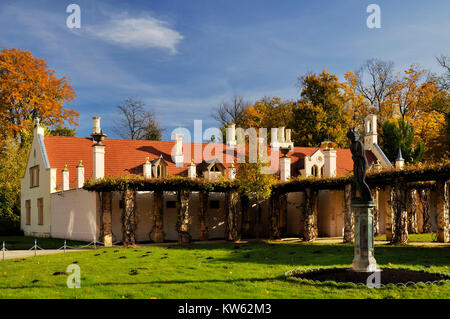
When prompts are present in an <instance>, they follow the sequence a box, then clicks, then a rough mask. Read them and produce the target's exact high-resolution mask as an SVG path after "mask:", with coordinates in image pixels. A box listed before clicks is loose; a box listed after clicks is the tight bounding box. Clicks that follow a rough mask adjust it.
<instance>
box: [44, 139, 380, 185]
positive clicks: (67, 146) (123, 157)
mask: <svg viewBox="0 0 450 319" xmlns="http://www.w3.org/2000/svg"><path fill="white" fill-rule="evenodd" d="M44 143H45V148H46V151H47V156H48V159H49V162H50V167H51V168H56V169H57V173H56V176H57V177H56V187H57V188H58V189H59V188H62V174H61V171H62V169H63V168H64V165H65V164H67V167H68V169H69V176H70V188H75V187H76V184H77V182H76V181H77V169H76V167H77V165H78V163H79V162H80V160H82V161H83V165H84V169H85V179H86V180H87V179H88V178H90V177H92V162H93V154H92V151H93V150H92V145H93V143H92V140H91V139H90V138H80V137H61V136H46V137H45V138H44ZM104 144H105V176H108V175H113V176H120V175H135V174H137V175H141V174H142V164H143V163H144V162H145V159H146V158H147V157H149V159H150V161H151V160H153V159H156V158H158V157H160V156H161V155H162V156H163V158H164V159H165V160H166V162H167V163H168V167H167V172H168V174H171V175H182V176H186V175H187V167H188V163H189V162H190V159H189V157H188V156H187V151H186V149H187V147H188V145H190V146H191V156H190V157H191V158H193V157H194V156H193V154H194V152H193V151H194V148H200V147H201V149H202V151H203V154H205V148H206V147H207V145H208V143H183V149H184V153H185V164H184V167H177V166H176V165H175V163H174V162H173V161H172V157H171V152H172V148H173V146H174V144H175V142H173V141H172V142H166V141H147V140H121V139H105V140H104ZM215 146H218V147H223V150H222V153H223V154H225V153H226V151H227V150H231V149H230V148H228V147H227V146H226V145H223V144H216V145H215ZM210 147H211V145H210V146H208V149H207V150H206V151H208V150H209V148H210ZM317 149H318V148H314V147H294V150H293V151H292V152H290V153H289V154H288V155H289V156H290V157H291V165H292V166H291V167H292V169H291V171H292V174H293V176H296V175H298V169H299V168H300V167H302V165H303V162H304V161H303V159H304V157H305V156H310V155H312V154H313V153H314V152H315V151H316V150H317ZM208 153H211V154H210V155H209V156H206V158H204V160H207V161H210V160H212V159H213V158H215V157H216V149H213V150H212V151H210V152H208ZM233 154H235V153H233ZM217 155H219V154H218V153H217ZM370 155H371V156H370V159H369V158H368V160H369V162H370V163H371V162H373V158H375V156H374V155H373V154H370ZM223 156H224V155H223ZM219 158H220V157H219ZM234 158H236V157H235V156H234ZM196 164H199V163H196ZM223 164H224V165H225V167H226V168H227V169H228V168H229V167H230V166H231V163H225V159H224V160H223ZM336 165H337V175H338V176H342V175H345V174H348V173H350V172H351V171H352V170H353V161H352V156H351V153H350V150H349V149H338V150H337V160H336Z"/></svg>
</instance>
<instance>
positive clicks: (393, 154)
mask: <svg viewBox="0 0 450 319" xmlns="http://www.w3.org/2000/svg"><path fill="white" fill-rule="evenodd" d="M382 132H383V133H382V134H383V143H382V145H381V147H382V149H383V151H384V152H385V154H386V156H387V157H388V158H389V159H390V160H391V161H395V159H396V158H397V155H398V149H399V146H400V148H401V150H402V155H403V158H404V159H405V162H406V163H414V162H418V161H419V162H420V161H422V159H423V156H424V154H425V145H424V144H423V143H422V142H417V143H414V129H413V127H412V126H411V124H410V123H409V122H406V121H405V120H403V119H402V118H399V119H398V120H395V119H392V120H386V121H384V123H383V125H382Z"/></svg>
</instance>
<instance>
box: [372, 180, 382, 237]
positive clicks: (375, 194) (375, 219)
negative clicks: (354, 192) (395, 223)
mask: <svg viewBox="0 0 450 319" xmlns="http://www.w3.org/2000/svg"><path fill="white" fill-rule="evenodd" d="M378 196H379V191H378V188H377V187H374V188H372V198H373V201H374V202H375V207H374V208H373V235H374V236H378V235H379V234H380V217H379V216H380V212H379V206H378V205H379V204H378Z"/></svg>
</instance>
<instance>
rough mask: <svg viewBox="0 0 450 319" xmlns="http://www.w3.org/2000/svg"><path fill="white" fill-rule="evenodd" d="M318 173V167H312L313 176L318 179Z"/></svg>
mask: <svg viewBox="0 0 450 319" xmlns="http://www.w3.org/2000/svg"><path fill="white" fill-rule="evenodd" d="M317 173H318V168H317V166H316V165H314V166H313V167H311V175H312V176H315V177H317Z"/></svg>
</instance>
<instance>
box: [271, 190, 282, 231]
mask: <svg viewBox="0 0 450 319" xmlns="http://www.w3.org/2000/svg"><path fill="white" fill-rule="evenodd" d="M269 218H270V239H279V238H280V196H279V194H277V193H272V195H271V196H270V198H269Z"/></svg>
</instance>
